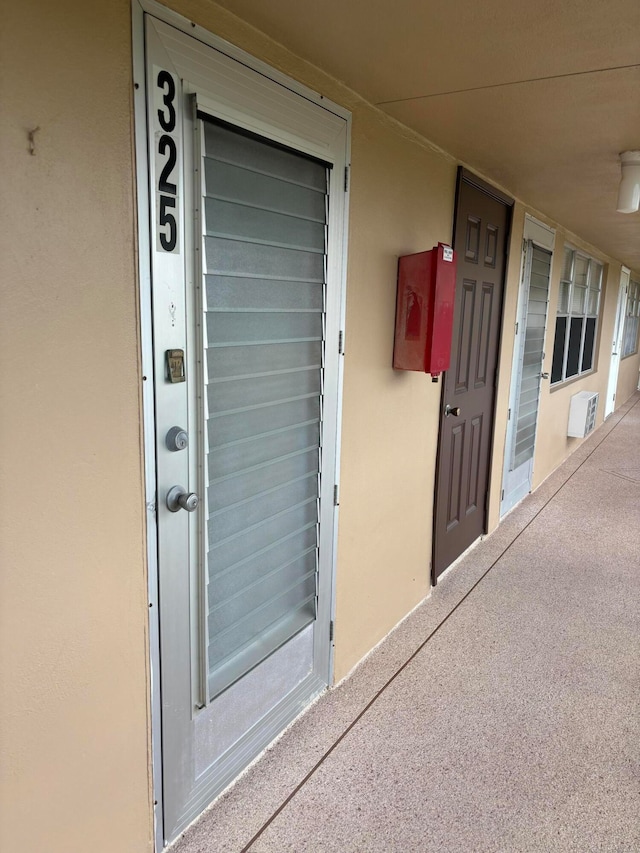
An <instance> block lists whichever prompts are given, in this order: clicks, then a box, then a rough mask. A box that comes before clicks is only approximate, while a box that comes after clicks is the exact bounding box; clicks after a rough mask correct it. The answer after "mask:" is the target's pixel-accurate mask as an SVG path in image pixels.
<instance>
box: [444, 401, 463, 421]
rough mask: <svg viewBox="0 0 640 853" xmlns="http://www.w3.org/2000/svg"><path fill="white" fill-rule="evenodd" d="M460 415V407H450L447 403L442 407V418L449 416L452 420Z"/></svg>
mask: <svg viewBox="0 0 640 853" xmlns="http://www.w3.org/2000/svg"><path fill="white" fill-rule="evenodd" d="M459 414H460V406H450V405H449V404H448V403H447V405H446V406H445V407H444V416H445V418H448V417H449V415H453V417H454V418H457V417H458V415H459Z"/></svg>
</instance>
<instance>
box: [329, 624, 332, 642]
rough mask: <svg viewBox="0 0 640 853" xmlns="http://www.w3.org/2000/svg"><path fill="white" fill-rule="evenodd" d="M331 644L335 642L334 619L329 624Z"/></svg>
mask: <svg viewBox="0 0 640 853" xmlns="http://www.w3.org/2000/svg"><path fill="white" fill-rule="evenodd" d="M329 642H330V643H332V642H333V619H332V620H331V622H329Z"/></svg>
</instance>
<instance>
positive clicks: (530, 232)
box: [500, 213, 556, 516]
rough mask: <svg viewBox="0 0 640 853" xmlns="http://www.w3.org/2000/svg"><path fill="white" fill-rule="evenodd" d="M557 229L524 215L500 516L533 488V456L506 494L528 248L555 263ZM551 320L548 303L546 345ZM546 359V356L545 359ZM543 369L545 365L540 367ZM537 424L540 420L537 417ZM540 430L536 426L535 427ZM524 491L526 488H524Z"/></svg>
mask: <svg viewBox="0 0 640 853" xmlns="http://www.w3.org/2000/svg"><path fill="white" fill-rule="evenodd" d="M555 236H556V232H555V229H553V228H551V227H550V226H548V225H545V224H544V222H540V221H539V220H538V219H535V218H534V217H533V216H531V215H530V214H528V213H527V214H526V215H525V221H524V232H523V244H522V259H521V266H520V285H519V289H518V304H517V309H516V334H515V338H514V346H513V360H512V364H511V388H510V391H509V414H510V417H509V419H508V420H507V434H506V440H505V450H504V463H503V473H502V484H503V485H502V498H501V506H500V515H501V516H503V515H505V514H506V513H507V512H509V510H510V509H512V508H513V507H514V506H515V505H516V504H517V503H518V502H519V501H520V500H521V499H522V498H524V497H525V495H526V494H528V493H529V491H530V486H531V481H532V478H533V463H534V459H535V457H534V458H532V459H531V463H530V470H529V472H528V477H527V481H526V483H528V484H529V485H528V487H527V484H526V483H525V482H523V483H522V485H521V488H520V491H519V492H518V494H517V495H516V497H515V498H513V497H512V498H511V499H509V495H507V494H505V483H506V482H507V480H508V475H509V466H510V460H511V455H512V449H513V441H514V440H515V429H516V407H517V405H518V398H519V394H520V383H519V378H520V360H521V357H522V347H521V341H522V340H523V338H522V337H521V336H522V335H524V333H525V328H524V324H523V322H522V317H523V311H524V310H525V308H526V302H527V301H528V296H529V281H528V280H527V263H526V261H527V251H528V245H529V243H533V244H534V245H536V246H539V247H540V248H542V249H545V250H546V251H548V252H551V254H552V261H551V263H552V264H553V253H554V247H555ZM548 322H549V309H548V306H547V316H546V318H545V331H544V337H545V343H544V346H546V335H547V327H548ZM543 361H544V358H543ZM541 368H542V366H541ZM536 424H537V419H536ZM536 432H537V426H536ZM523 490H524V491H523Z"/></svg>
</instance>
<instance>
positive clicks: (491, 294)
mask: <svg viewBox="0 0 640 853" xmlns="http://www.w3.org/2000/svg"><path fill="white" fill-rule="evenodd" d="M510 221H511V205H510V203H509V202H508V200H502V199H500V198H496V197H495V196H494V195H493V193H491V194H489V193H487V192H486V191H484V190H483V189H481V188H479V187H478V186H477V185H476V181H475V179H474V182H473V183H471V182H469V181H467V180H465V178H464V175H462V176H461V179H460V183H459V187H458V199H457V207H456V226H455V233H454V248H455V249H456V252H457V257H458V270H457V280H456V299H455V314H454V322H453V341H452V347H451V364H450V367H449V370H448V371H447V372H446V374H445V375H444V378H443V394H442V414H441V420H440V437H439V447H438V461H437V474H436V494H435V521H434V548H433V581H434V583H435V582H436V580H437V577H438V575H440V574H441V573H442V572H443V571H444V570H445V569H446V568H447V566H449V565H450V564H451V563H452V562H453V561H454V560H455V559H457V557H458V556H460V554H462V553H463V551H465V550H466V549H467V548H468V547H469V545H471V544H472V543H473V542H474V541H475V540H476V539H477V538H478V537H479V536H480V535H482V533H484V531H485V529H486V499H487V491H488V480H489V463H490V456H491V444H492V438H493V422H494V403H495V384H496V382H495V380H496V370H497V366H498V351H499V339H500V328H501V320H502V302H503V292H504V276H505V269H506V250H507V240H508V233H509V225H510ZM447 406H449V407H450V408H451V409H452V410H453V412H454V414H445V412H446V407H447ZM458 409H459V412H458Z"/></svg>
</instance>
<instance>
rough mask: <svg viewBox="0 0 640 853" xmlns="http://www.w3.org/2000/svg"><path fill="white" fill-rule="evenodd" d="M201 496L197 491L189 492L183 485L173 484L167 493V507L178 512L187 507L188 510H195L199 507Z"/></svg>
mask: <svg viewBox="0 0 640 853" xmlns="http://www.w3.org/2000/svg"><path fill="white" fill-rule="evenodd" d="M199 503H200V498H199V497H198V496H197V495H196V493H195V492H187V490H186V489H185V488H183V487H182V486H173V488H171V489H169V491H168V493H167V509H168V510H169V511H170V512H178V510H179V509H186V511H187V512H195V510H197V509H198V504H199Z"/></svg>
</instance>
